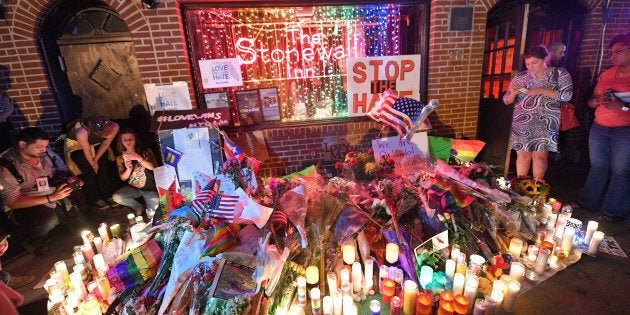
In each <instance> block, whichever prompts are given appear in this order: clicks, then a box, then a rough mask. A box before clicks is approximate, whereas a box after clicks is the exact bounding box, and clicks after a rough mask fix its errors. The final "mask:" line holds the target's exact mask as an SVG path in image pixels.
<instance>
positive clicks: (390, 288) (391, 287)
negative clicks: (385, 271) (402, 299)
mask: <svg viewBox="0 0 630 315" xmlns="http://www.w3.org/2000/svg"><path fill="white" fill-rule="evenodd" d="M395 291H396V283H394V280H392V279H389V278H385V279H383V290H382V294H383V303H385V304H386V305H389V304H390V303H391V300H392V296H394V293H395Z"/></svg>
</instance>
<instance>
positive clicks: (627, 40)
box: [608, 34, 630, 48]
mask: <svg viewBox="0 0 630 315" xmlns="http://www.w3.org/2000/svg"><path fill="white" fill-rule="evenodd" d="M615 44H621V45H623V46H630V35H628V34H619V35H617V36H615V37H613V39H611V40H610V44H608V48H612V46H615Z"/></svg>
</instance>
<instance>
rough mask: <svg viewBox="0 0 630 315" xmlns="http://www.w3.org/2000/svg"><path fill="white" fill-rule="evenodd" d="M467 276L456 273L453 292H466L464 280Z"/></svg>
mask: <svg viewBox="0 0 630 315" xmlns="http://www.w3.org/2000/svg"><path fill="white" fill-rule="evenodd" d="M465 281H466V277H465V276H464V275H463V274H461V273H456V274H455V275H454V276H453V293H454V294H462V293H463V292H464V282H465Z"/></svg>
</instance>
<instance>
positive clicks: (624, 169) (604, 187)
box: [580, 34, 630, 222]
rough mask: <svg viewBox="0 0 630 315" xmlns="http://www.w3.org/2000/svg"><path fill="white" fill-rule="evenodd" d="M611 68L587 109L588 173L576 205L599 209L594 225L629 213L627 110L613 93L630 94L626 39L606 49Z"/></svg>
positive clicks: (615, 40)
mask: <svg viewBox="0 0 630 315" xmlns="http://www.w3.org/2000/svg"><path fill="white" fill-rule="evenodd" d="M608 48H609V49H610V53H609V56H610V62H611V64H612V67H611V68H610V69H608V70H606V71H604V72H603V73H602V74H601V75H600V76H599V78H598V79H597V85H595V89H594V90H593V95H592V97H591V98H590V99H589V100H588V103H587V104H588V106H589V107H591V108H594V109H595V120H594V122H593V125H592V126H591V130H590V132H589V138H588V147H589V156H590V159H591V169H590V171H589V173H588V177H587V178H586V182H585V183H584V189H583V190H582V194H581V196H580V203H581V204H582V205H583V206H584V207H586V208H588V209H597V208H598V207H599V206H600V205H601V212H602V213H601V214H600V215H599V216H597V220H598V221H602V222H614V221H620V220H624V219H625V218H626V217H627V216H628V213H630V198H629V197H628V196H630V106H628V103H625V102H624V101H622V100H620V99H618V98H617V97H615V92H630V35H628V34H622V35H617V36H615V37H614V38H613V39H612V40H611V41H610V44H609V45H608Z"/></svg>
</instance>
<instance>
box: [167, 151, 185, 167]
mask: <svg viewBox="0 0 630 315" xmlns="http://www.w3.org/2000/svg"><path fill="white" fill-rule="evenodd" d="M181 158H182V153H181V152H179V151H177V150H175V149H173V148H171V147H166V150H165V151H164V164H166V165H170V166H172V167H177V163H179V160H180V159H181Z"/></svg>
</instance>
